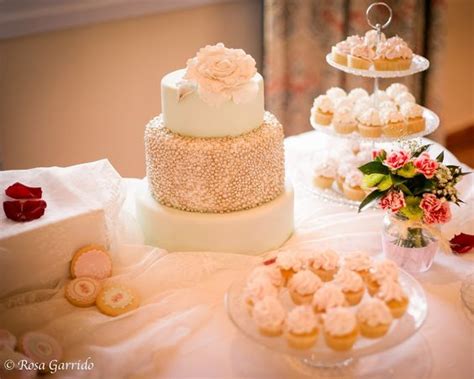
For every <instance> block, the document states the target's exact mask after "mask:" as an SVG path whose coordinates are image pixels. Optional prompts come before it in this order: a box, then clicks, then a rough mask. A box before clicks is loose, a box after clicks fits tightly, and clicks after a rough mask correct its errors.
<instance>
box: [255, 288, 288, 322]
mask: <svg viewBox="0 0 474 379" xmlns="http://www.w3.org/2000/svg"><path fill="white" fill-rule="evenodd" d="M252 317H253V319H254V321H255V323H256V324H257V325H258V326H259V327H262V328H265V329H269V330H278V329H279V328H280V327H282V326H283V323H284V321H285V317H286V311H285V309H284V308H283V306H282V305H281V303H280V301H279V300H278V299H277V298H276V297H274V296H265V297H264V298H263V299H262V300H259V301H258V302H257V303H255V306H254V308H253V311H252Z"/></svg>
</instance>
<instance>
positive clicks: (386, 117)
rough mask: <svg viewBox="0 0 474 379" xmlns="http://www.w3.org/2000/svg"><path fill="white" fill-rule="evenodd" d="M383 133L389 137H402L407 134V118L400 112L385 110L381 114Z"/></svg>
mask: <svg viewBox="0 0 474 379" xmlns="http://www.w3.org/2000/svg"><path fill="white" fill-rule="evenodd" d="M381 116H382V121H383V123H384V125H383V127H382V133H383V134H384V135H386V136H387V137H402V136H404V135H406V134H407V127H406V125H405V117H403V115H402V114H401V113H400V112H399V111H398V110H390V109H385V110H384V111H382V112H381Z"/></svg>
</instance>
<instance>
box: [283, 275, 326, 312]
mask: <svg viewBox="0 0 474 379" xmlns="http://www.w3.org/2000/svg"><path fill="white" fill-rule="evenodd" d="M322 286H323V282H322V280H321V279H320V278H319V276H317V275H316V274H314V273H313V272H312V271H310V270H302V271H299V272H298V273H296V274H295V275H293V276H292V278H291V279H290V281H289V282H288V290H289V292H290V296H291V299H292V300H293V302H294V303H295V304H298V305H301V304H311V300H312V299H313V295H314V293H315V292H316V291H317V290H318V289H320V288H321V287H322Z"/></svg>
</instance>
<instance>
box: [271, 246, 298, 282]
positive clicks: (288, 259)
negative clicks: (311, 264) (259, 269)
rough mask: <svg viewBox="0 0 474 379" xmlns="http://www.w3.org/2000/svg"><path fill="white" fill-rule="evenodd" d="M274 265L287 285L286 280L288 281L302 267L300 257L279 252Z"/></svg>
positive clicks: (292, 253)
mask: <svg viewBox="0 0 474 379" xmlns="http://www.w3.org/2000/svg"><path fill="white" fill-rule="evenodd" d="M275 264H276V267H278V269H280V271H281V274H282V276H283V282H284V283H285V284H286V283H288V280H290V278H291V277H292V276H293V275H294V274H295V273H297V272H298V271H299V270H301V268H302V266H303V262H302V260H301V257H300V256H299V255H298V254H297V253H295V252H291V251H283V252H280V253H279V254H278V255H277V257H276V261H275Z"/></svg>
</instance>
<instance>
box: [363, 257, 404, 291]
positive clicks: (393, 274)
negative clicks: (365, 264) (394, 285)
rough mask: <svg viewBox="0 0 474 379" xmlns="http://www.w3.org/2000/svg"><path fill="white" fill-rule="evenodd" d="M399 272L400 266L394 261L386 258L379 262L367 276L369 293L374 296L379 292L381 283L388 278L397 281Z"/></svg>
mask: <svg viewBox="0 0 474 379" xmlns="http://www.w3.org/2000/svg"><path fill="white" fill-rule="evenodd" d="M398 272H399V268H398V266H397V264H396V263H395V262H394V261H391V260H389V259H386V260H383V261H382V262H377V263H376V264H375V265H374V266H373V267H372V268H371V269H370V272H369V276H368V277H367V282H366V283H367V289H368V290H369V293H370V294H371V295H372V296H373V295H375V294H376V293H377V292H378V290H379V288H380V285H381V283H382V282H383V281H384V280H386V279H390V280H393V281H397V280H398Z"/></svg>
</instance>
